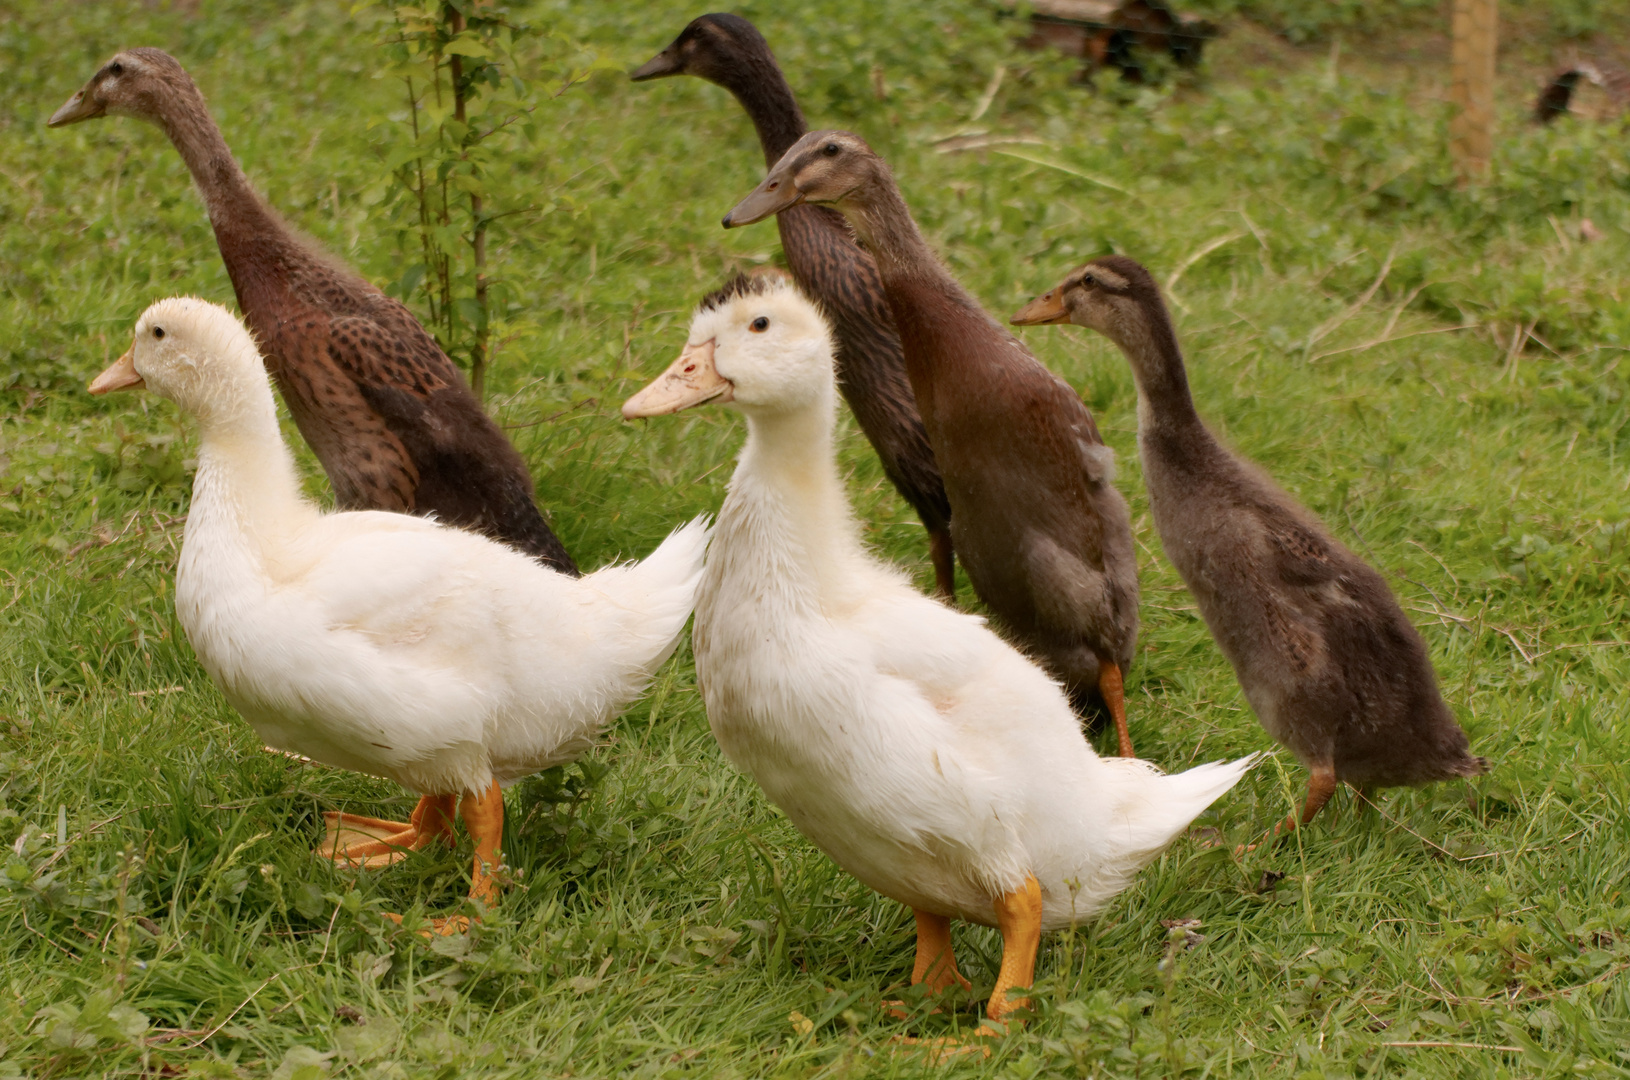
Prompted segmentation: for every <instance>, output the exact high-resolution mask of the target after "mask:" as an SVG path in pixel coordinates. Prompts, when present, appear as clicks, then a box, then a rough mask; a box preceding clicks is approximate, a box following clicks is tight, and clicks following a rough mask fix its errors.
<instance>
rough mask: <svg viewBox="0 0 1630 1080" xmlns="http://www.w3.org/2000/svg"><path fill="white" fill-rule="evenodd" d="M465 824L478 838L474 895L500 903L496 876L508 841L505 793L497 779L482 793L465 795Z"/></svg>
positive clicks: (472, 882)
mask: <svg viewBox="0 0 1630 1080" xmlns="http://www.w3.org/2000/svg"><path fill="white" fill-rule="evenodd" d="M459 812H460V813H461V814H462V815H463V816H464V827H465V828H466V829H468V830H470V839H472V840H474V841H475V866H474V867H473V868H472V869H471V871H470V898H471V899H473V900H479V901H481V902H482V903H483V904H486V905H487V906H489V907H491V906H492V905H493V904H496V903H497V902H498V879H497V878H496V877H495V876H494V875H495V874H496V873H497V871H498V864H499V861H500V858H501V856H500V854H499V849H500V848H501V847H502V846H503V843H504V792H503V790H502V789H501V788H499V786H498V781H496V780H494V781H492V783H490V784H488V785H487V790H486V791H484V792H482V793H481V794H480V795H475V796H470V795H466V796H465V797H464V802H463V803H462V804H461V805H460V806H459Z"/></svg>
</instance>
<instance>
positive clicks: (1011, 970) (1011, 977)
mask: <svg viewBox="0 0 1630 1080" xmlns="http://www.w3.org/2000/svg"><path fill="white" fill-rule="evenodd" d="M996 926H997V928H998V929H999V930H1001V932H1002V968H1001V970H1000V971H999V972H997V974H996V988H995V989H993V990H992V991H991V992H990V1001H989V1002H987V1003H986V1005H985V1015H986V1016H987V1017H988V1018H990V1019H992V1020H997V1021H1000V1020H1002V1019H1003V1018H1004V1017H1006V1016H1007V1014H1008V1013H1010V1012H1012V1011H1013V1010H1014V1009H1022V1008H1025V1007H1026V1006H1028V1005H1029V1004H1030V999H1029V998H1015V999H1013V1000H1012V1001H1009V1000H1008V996H1007V992H1008V991H1009V990H1011V989H1012V988H1013V987H1015V986H1029V985H1030V984H1031V983H1033V982H1035V980H1036V949H1037V948H1038V947H1040V945H1041V884H1040V883H1039V882H1037V881H1036V879H1035V878H1033V877H1027V878H1025V879H1024V884H1023V885H1022V886H1020V887H1019V888H1017V889H1015V890H1014V891H1013V892H1010V893H1007V894H1006V895H1004V896H1002V897H1000V898H998V899H997V901H996Z"/></svg>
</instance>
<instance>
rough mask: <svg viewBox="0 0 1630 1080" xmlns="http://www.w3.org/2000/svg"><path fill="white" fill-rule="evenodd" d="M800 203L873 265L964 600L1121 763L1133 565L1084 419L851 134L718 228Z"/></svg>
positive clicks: (777, 171) (784, 163) (802, 158)
mask: <svg viewBox="0 0 1630 1080" xmlns="http://www.w3.org/2000/svg"><path fill="white" fill-rule="evenodd" d="M806 202H808V203H825V204H828V205H831V206H835V207H837V209H838V210H840V211H841V212H842V213H843V215H844V217H845V218H847V219H848V221H849V223H850V224H851V225H852V226H854V229H855V232H856V233H857V234H858V235H859V237H860V239H861V240H862V241H863V242H864V243H865V245H866V250H867V251H869V252H871V254H872V257H873V258H874V259H875V260H876V262H877V269H878V272H879V275H880V276H881V279H882V282H883V290H884V294H885V295H886V296H887V297H888V301H889V308H890V309H891V310H892V311H893V312H894V324H895V327H896V328H897V329H898V330H899V332H900V343H901V347H902V353H903V355H904V357H905V363H906V373H907V374H908V375H909V376H910V378H911V387H912V390H913V391H914V392H915V394H916V399H917V405H918V408H920V409H921V410H922V417H923V422H924V424H925V425H926V427H927V430H928V438H929V441H930V443H931V444H932V446H933V447H934V456H935V458H936V459H937V460H938V461H939V466H940V472H941V475H942V476H944V478H945V493H946V495H947V497H948V498H949V499H950V502H951V536H952V539H953V540H954V541H955V542H956V551H957V557H958V558H960V559H961V560H962V565H963V568H964V569H966V570H967V572H968V580H969V581H970V582H972V583H973V587H974V591H975V592H977V593H978V594H979V598H980V599H981V600H983V601H984V602H985V603H986V604H987V605H989V606H990V608H991V610H992V611H994V612H995V613H996V614H997V615H998V616H999V617H1000V618H1001V620H1002V622H1003V623H1005V624H1006V625H1007V628H1008V629H1009V630H1010V631H1012V633H1013V634H1014V636H1015V637H1016V638H1017V639H1018V640H1019V642H1020V643H1021V644H1022V645H1023V646H1025V647H1026V648H1027V649H1029V650H1030V651H1031V652H1032V653H1033V654H1034V655H1035V657H1036V658H1037V659H1038V660H1039V661H1041V663H1042V664H1043V665H1045V666H1046V667H1047V668H1048V669H1049V670H1051V671H1052V673H1053V675H1054V676H1055V677H1057V678H1058V679H1059V680H1061V681H1062V682H1063V683H1064V685H1065V688H1066V689H1067V690H1068V691H1069V694H1070V699H1071V702H1072V704H1073V705H1074V706H1075V707H1076V709H1077V711H1080V712H1083V713H1085V712H1086V711H1087V709H1088V707H1089V706H1090V704H1091V703H1092V702H1093V701H1094V700H1101V701H1102V703H1103V704H1104V706H1105V707H1106V708H1107V710H1108V712H1109V716H1110V718H1111V719H1112V720H1113V722H1114V724H1115V730H1116V735H1117V738H1118V740H1119V743H1120V752H1121V754H1122V755H1123V756H1126V757H1131V756H1132V739H1131V736H1130V734H1129V733H1128V731H1127V726H1126V711H1125V704H1124V695H1123V685H1122V680H1123V676H1124V672H1125V671H1126V668H1127V667H1128V665H1129V664H1130V663H1131V661H1132V652H1133V648H1134V646H1135V645H1136V643H1137V634H1138V564H1137V553H1136V550H1135V549H1134V547H1133V543H1132V524H1131V520H1130V515H1129V514H1128V512H1127V507H1126V500H1125V499H1123V498H1122V497H1121V493H1120V492H1119V491H1117V490H1115V486H1114V484H1113V482H1112V481H1113V479H1114V461H1115V456H1114V452H1113V451H1111V450H1110V449H1109V447H1107V446H1105V445H1104V441H1103V439H1102V438H1101V437H1100V436H1099V434H1098V427H1097V425H1096V424H1094V423H1093V419H1092V414H1091V413H1090V412H1088V411H1087V407H1086V406H1085V405H1083V404H1082V403H1081V399H1080V398H1079V397H1078V396H1076V393H1075V391H1074V390H1073V389H1071V388H1070V385H1069V384H1068V383H1066V382H1065V381H1064V380H1063V379H1060V378H1059V377H1058V376H1057V375H1054V374H1053V373H1052V372H1051V371H1049V370H1047V368H1046V367H1045V366H1044V365H1043V364H1042V363H1041V361H1039V360H1037V359H1036V358H1035V356H1033V355H1032V354H1031V353H1030V350H1028V349H1026V348H1025V347H1024V345H1023V344H1021V343H1020V342H1019V341H1018V339H1016V338H1015V337H1014V336H1013V335H1012V334H1011V333H1009V332H1008V331H1007V329H1006V328H1005V327H1003V326H1002V325H1001V324H999V323H998V322H996V320H995V319H993V318H991V317H990V315H989V314H987V313H986V312H985V310H984V309H983V308H982V307H980V306H979V302H978V301H977V300H975V299H974V298H973V297H972V296H970V295H968V292H967V290H965V289H963V287H962V286H961V285H960V284H959V283H958V282H957V280H956V278H954V277H952V276H951V272H950V271H949V270H947V269H946V268H945V266H944V265H943V264H942V263H941V262H940V261H939V259H938V258H937V257H936V256H935V254H934V252H933V249H932V248H930V247H929V246H928V242H927V241H926V240H924V239H923V235H922V233H921V232H920V231H919V230H918V228H917V223H916V222H915V221H914V220H912V217H911V211H910V209H908V208H907V206H906V203H905V199H904V198H903V197H902V196H901V194H900V189H899V188H898V187H897V186H896V185H895V182H894V176H893V174H892V173H891V172H890V171H889V167H888V165H887V164H886V163H885V162H884V161H883V159H882V158H881V157H879V156H878V155H877V154H876V153H875V152H874V151H873V150H872V148H871V147H870V146H868V145H867V144H866V141H865V140H864V139H862V138H861V137H860V136H858V135H855V134H853V133H851V132H847V131H812V132H810V133H809V134H807V135H805V136H804V137H803V138H801V139H799V140H798V141H797V142H796V143H794V144H793V145H792V147H791V148H790V149H788V150H787V152H786V153H785V154H784V155H782V157H781V160H780V161H778V162H777V163H776V164H775V166H774V167H773V168H772V169H770V173H769V175H768V176H766V177H765V178H764V182H763V183H761V184H759V186H758V187H757V188H756V189H755V190H754V191H753V193H752V194H750V195H748V196H747V198H745V199H743V200H742V201H741V203H740V204H738V205H737V206H736V208H735V209H734V210H731V211H730V213H728V214H726V215H725V218H724V226H725V228H727V229H728V228H734V227H736V226H738V225H750V224H752V223H753V222H755V221H762V220H763V219H764V218H766V217H769V216H770V215H771V214H775V213H783V212H785V211H786V210H787V209H788V208H789V207H796V206H798V205H799V204H801V203H806Z"/></svg>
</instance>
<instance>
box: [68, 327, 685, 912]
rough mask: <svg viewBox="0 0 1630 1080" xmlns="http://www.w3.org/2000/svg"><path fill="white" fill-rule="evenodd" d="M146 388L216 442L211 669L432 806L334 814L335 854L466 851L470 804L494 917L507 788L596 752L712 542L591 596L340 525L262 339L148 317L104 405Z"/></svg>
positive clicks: (377, 524) (204, 646) (335, 752)
mask: <svg viewBox="0 0 1630 1080" xmlns="http://www.w3.org/2000/svg"><path fill="white" fill-rule="evenodd" d="M144 385H145V386H146V388H147V389H149V390H152V391H153V392H155V393H157V394H159V395H160V396H162V397H166V398H169V399H170V400H172V401H174V402H175V403H176V404H177V405H178V406H180V407H181V409H182V410H184V411H185V412H187V413H190V414H192V415H193V416H194V417H196V418H197V420H198V423H199V433H200V446H199V452H198V475H197V479H196V482H195V484H194V487H193V496H192V505H191V508H190V511H189V513H188V516H187V527H186V534H185V540H184V543H183V545H182V549H181V558H180V564H179V566H178V568H177V571H176V609H177V614H178V615H179V617H180V620H181V624H182V626H183V627H184V628H185V629H186V632H187V637H188V639H189V640H190V641H191V642H192V646H193V648H194V650H195V651H196V652H197V654H198V659H199V660H200V662H202V664H203V665H204V668H205V670H206V671H208V672H209V674H210V677H211V678H212V679H214V681H215V682H216V684H217V685H218V686H220V688H221V690H222V692H223V693H224V694H225V695H226V698H227V700H228V701H229V702H230V703H231V704H232V706H233V707H234V708H236V709H237V710H238V711H239V712H240V713H242V714H243V716H244V718H245V719H247V720H248V721H249V723H250V724H251V725H253V726H254V728H255V730H256V731H257V732H258V733H259V734H260V736H261V738H262V739H264V740H265V741H266V742H267V743H268V744H270V745H271V746H273V747H275V748H278V749H281V750H287V751H292V752H295V753H299V754H303V755H306V756H308V757H310V758H312V759H314V760H316V761H320V762H323V763H325V764H328V765H335V766H338V767H340V768H344V769H352V770H355V771H357V772H363V773H368V774H370V775H373V776H381V777H385V778H387V779H390V780H394V781H396V782H397V783H399V784H402V785H403V786H404V787H407V788H410V789H412V790H415V791H418V792H421V793H423V798H422V799H421V800H420V803H419V806H418V808H417V809H416V810H415V811H414V814H413V819H412V821H410V822H389V821H380V820H377V819H373V818H359V817H354V816H351V815H339V814H334V815H328V817H329V829H330V831H329V836H328V838H327V839H326V840H325V842H324V849H323V854H325V855H327V856H329V857H331V858H334V859H335V860H336V861H339V862H352V863H363V864H366V865H381V864H386V863H389V862H390V861H392V860H393V859H395V858H399V857H401V855H402V854H403V850H402V849H404V848H418V847H423V846H425V845H426V844H429V843H430V842H432V841H433V840H436V839H438V838H442V839H450V838H451V827H452V815H453V811H454V808H455V805H456V804H457V803H458V802H459V800H460V798H461V797H462V807H461V811H462V816H463V818H464V822H465V825H466V826H467V827H468V828H469V830H470V834H471V836H472V837H473V839H474V840H475V845H476V858H475V866H474V872H473V874H472V883H471V888H470V895H471V896H472V897H475V898H477V899H480V900H482V901H483V902H486V903H491V902H493V901H494V900H495V899H496V896H497V886H496V883H495V881H494V879H493V877H492V871H493V870H494V869H496V866H497V863H498V861H499V844H500V840H501V838H502V833H503V806H504V804H503V797H502V795H501V794H500V791H499V789H500V788H501V787H503V786H505V785H507V784H510V783H513V782H514V781H516V780H519V779H521V778H522V777H525V776H527V775H529V774H531V773H534V772H537V771H538V770H540V769H544V768H548V767H549V766H552V765H556V764H560V763H562V762H566V761H571V760H572V759H574V758H576V757H577V756H579V755H580V754H582V753H583V752H584V751H585V750H586V749H587V748H588V747H590V746H591V745H592V744H593V743H594V741H595V737H596V735H597V734H598V733H599V732H600V730H601V729H602V727H603V726H604V725H605V724H606V723H607V722H608V721H609V720H611V719H612V718H613V717H615V716H616V715H617V713H618V712H619V711H620V710H622V709H623V708H624V707H625V706H627V705H628V704H629V703H630V702H631V701H633V700H634V699H635V698H636V697H638V696H639V695H640V693H642V692H643V691H644V689H645V687H646V685H647V683H648V682H649V681H650V679H651V677H652V675H653V674H654V673H655V671H656V669H657V668H658V667H659V666H660V665H661V664H662V663H663V662H664V661H665V660H666V659H667V658H668V656H669V655H670V654H671V653H672V651H673V648H674V645H675V643H676V641H677V639H678V635H679V633H680V631H681V630H682V629H683V628H684V625H685V620H686V619H687V617H688V616H689V615H690V610H691V605H692V602H693V600H694V598H695V592H696V587H697V582H698V580H699V578H700V575H701V569H702V558H703V554H704V552H705V551H706V548H707V528H706V526H705V524H704V523H703V522H702V521H701V520H700V519H698V520H696V521H693V522H691V523H690V524H688V525H685V526H683V527H681V528H680V529H678V530H676V531H675V532H674V533H673V534H672V535H671V536H669V537H668V539H667V540H666V541H664V542H663V544H662V546H661V547H659V548H658V549H657V550H656V551H655V552H653V553H652V554H651V556H650V557H649V558H647V559H645V560H644V561H643V562H640V563H638V564H635V565H628V566H615V567H608V568H606V569H602V570H600V571H597V572H596V573H593V574H590V575H588V576H586V577H583V578H581V579H575V578H571V577H567V576H565V575H563V574H560V573H557V572H555V571H553V570H550V569H547V568H545V567H543V566H541V565H539V564H538V563H537V562H535V561H533V560H532V559H529V558H528V557H526V556H525V555H522V554H521V553H519V552H517V551H515V550H513V549H511V548H509V547H507V546H506V545H504V544H501V543H498V542H496V541H494V540H489V539H487V538H486V537H484V536H480V535H478V534H476V533H473V532H466V531H464V530H461V529H456V528H452V527H449V526H445V525H441V524H438V523H436V522H435V521H431V520H429V519H426V518H420V517H410V516H407V515H404V514H392V513H384V512H379V511H353V512H346V513H323V512H322V511H320V510H319V509H318V508H317V507H316V506H314V505H313V504H312V503H310V502H308V501H307V500H306V499H305V498H304V497H303V496H302V494H301V492H300V486H299V480H298V477H297V474H296V472H295V468H294V461H293V458H292V457H291V456H290V453H289V450H288V447H287V446H286V445H285V444H284V442H283V438H282V434H281V432H280V431H279V430H278V423H277V413H276V408H275V406H274V404H273V401H272V391H271V387H270V386H269V385H268V383H267V378H266V371H265V368H264V366H263V365H262V363H261V358H260V356H259V354H258V352H257V351H256V348H255V344H254V341H253V340H252V339H251V338H250V336H249V333H248V332H247V331H246V330H245V329H244V328H243V326H242V324H241V323H239V322H238V320H237V319H236V318H235V317H233V316H232V315H231V314H230V313H229V312H227V311H226V310H224V309H223V308H220V307H217V306H216V305H214V304H210V303H206V302H204V301H202V300H195V299H190V298H186V299H171V300H161V301H159V302H158V303H156V304H154V305H153V306H152V307H150V308H148V309H147V311H146V312H145V313H144V314H143V315H142V317H141V319H140V321H138V322H137V324H136V331H135V341H134V344H133V345H132V346H131V349H130V351H129V352H127V353H126V354H125V355H124V356H122V357H120V358H119V360H118V361H117V362H116V363H114V364H113V366H112V367H110V368H108V369H107V370H106V371H104V372H103V373H102V374H101V375H99V376H97V378H96V380H95V381H94V382H92V383H91V385H90V391H91V393H93V394H99V393H107V392H108V391H111V390H118V389H122V388H125V387H140V386H144ZM463 925H465V922H464V920H462V919H446V920H436V922H435V928H436V929H437V930H438V931H441V932H449V931H451V930H454V929H457V928H458V927H460V926H463Z"/></svg>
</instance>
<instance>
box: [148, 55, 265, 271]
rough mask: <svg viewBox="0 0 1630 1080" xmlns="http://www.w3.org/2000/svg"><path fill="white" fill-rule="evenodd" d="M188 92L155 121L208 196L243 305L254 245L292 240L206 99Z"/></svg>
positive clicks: (219, 240)
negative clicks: (246, 265)
mask: <svg viewBox="0 0 1630 1080" xmlns="http://www.w3.org/2000/svg"><path fill="white" fill-rule="evenodd" d="M188 91H189V92H183V93H182V94H181V96H178V97H177V99H176V100H174V101H173V102H172V103H171V104H170V105H169V106H168V107H167V108H165V109H164V111H163V112H161V113H160V114H159V115H158V116H157V117H156V120H157V123H158V125H159V127H161V128H163V129H164V133H165V134H166V135H168V136H169V137H170V142H172V143H174V144H175V148H176V150H178V151H179V152H180V154H181V159H182V160H183V161H185V162H186V163H187V171H189V172H190V173H192V179H193V182H194V183H195V184H197V185H198V191H199V193H200V194H202V195H203V197H204V204H205V205H206V206H207V207H208V208H209V221H210V224H211V225H212V226H213V227H214V229H215V238H216V241H217V243H218V244H219V245H220V248H221V255H222V257H223V258H224V259H225V260H226V264H227V272H228V273H229V274H230V275H231V276H232V278H233V284H234V285H235V286H239V287H240V295H239V301H240V303H241V301H242V300H243V297H242V295H241V283H240V282H239V280H238V279H239V275H240V273H241V271H242V269H243V266H242V262H243V259H244V257H245V253H246V252H247V251H249V250H251V248H250V245H251V243H252V242H254V241H261V242H264V241H265V240H266V239H268V238H276V239H278V240H283V239H287V238H288V234H287V229H286V228H285V227H284V225H283V223H282V222H281V221H279V220H278V218H277V215H275V214H274V213H272V211H271V210H270V208H268V207H267V206H266V204H265V203H264V202H262V201H261V199H260V196H258V195H256V194H255V190H254V188H252V187H251V186H250V184H249V178H248V177H246V176H245V175H244V173H243V169H241V168H240V167H239V166H238V162H237V160H236V159H235V158H234V157H233V156H232V151H231V149H230V148H229V147H228V146H227V145H226V140H225V139H224V138H223V137H222V136H221V129H220V128H219V127H217V126H216V124H215V121H214V120H213V119H212V118H211V117H210V115H209V110H208V108H206V107H205V105H204V98H203V95H202V94H200V93H198V91H197V88H195V87H188Z"/></svg>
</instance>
